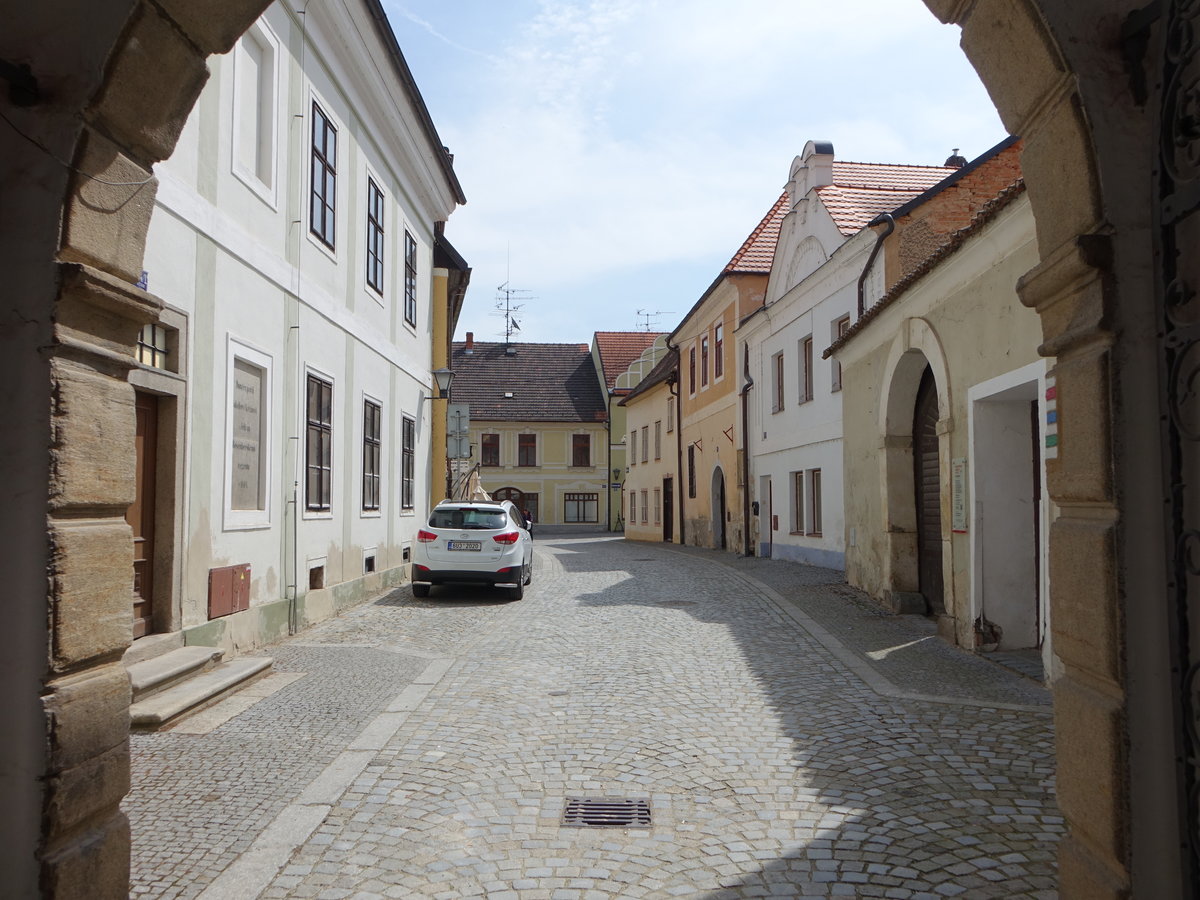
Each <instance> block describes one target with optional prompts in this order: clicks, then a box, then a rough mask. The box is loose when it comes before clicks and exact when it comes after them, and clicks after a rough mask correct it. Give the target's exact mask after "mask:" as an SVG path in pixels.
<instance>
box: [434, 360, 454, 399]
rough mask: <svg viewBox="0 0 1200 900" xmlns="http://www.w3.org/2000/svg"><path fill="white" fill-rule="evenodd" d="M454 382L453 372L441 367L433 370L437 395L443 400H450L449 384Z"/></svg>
mask: <svg viewBox="0 0 1200 900" xmlns="http://www.w3.org/2000/svg"><path fill="white" fill-rule="evenodd" d="M453 380H454V372H453V371H451V370H450V369H447V368H446V367H445V366H443V367H442V368H440V369H434V370H433V381H434V383H435V384H436V385H437V388H438V394H439V395H440V396H441V398H442V399H443V400H449V399H450V382H452V381H453Z"/></svg>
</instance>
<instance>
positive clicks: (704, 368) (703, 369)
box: [700, 334, 708, 385]
mask: <svg viewBox="0 0 1200 900" xmlns="http://www.w3.org/2000/svg"><path fill="white" fill-rule="evenodd" d="M700 384H702V385H705V384H708V335H707V334H706V335H704V337H702V338H700Z"/></svg>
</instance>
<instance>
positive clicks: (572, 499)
mask: <svg viewBox="0 0 1200 900" xmlns="http://www.w3.org/2000/svg"><path fill="white" fill-rule="evenodd" d="M599 510H600V495H599V494H564V495H563V521H564V522H596V521H598V519H597V516H598V514H599Z"/></svg>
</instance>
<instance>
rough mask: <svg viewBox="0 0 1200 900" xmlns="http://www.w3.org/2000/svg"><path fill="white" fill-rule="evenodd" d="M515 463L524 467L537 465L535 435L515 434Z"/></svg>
mask: <svg viewBox="0 0 1200 900" xmlns="http://www.w3.org/2000/svg"><path fill="white" fill-rule="evenodd" d="M517 465H518V466H524V467H526V468H528V467H530V466H536V465H537V435H536V434H519V435H517Z"/></svg>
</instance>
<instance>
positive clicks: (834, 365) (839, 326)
mask: <svg viewBox="0 0 1200 900" xmlns="http://www.w3.org/2000/svg"><path fill="white" fill-rule="evenodd" d="M849 330H850V317H849V316H842V317H841V318H840V319H838V320H837V321H836V322H834V323H833V339H834V340H835V341H836V340H838V339H839V338H841V337H843V336H845V334H846V332H847V331H849ZM829 363H830V369H831V374H832V376H833V388H832V390H834V391H840V390H841V389H842V364H841V363H840V362H838V361H837V360H836V359H831V360H830V361H829Z"/></svg>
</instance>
